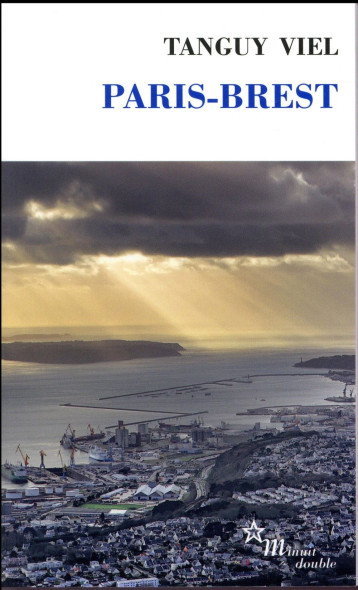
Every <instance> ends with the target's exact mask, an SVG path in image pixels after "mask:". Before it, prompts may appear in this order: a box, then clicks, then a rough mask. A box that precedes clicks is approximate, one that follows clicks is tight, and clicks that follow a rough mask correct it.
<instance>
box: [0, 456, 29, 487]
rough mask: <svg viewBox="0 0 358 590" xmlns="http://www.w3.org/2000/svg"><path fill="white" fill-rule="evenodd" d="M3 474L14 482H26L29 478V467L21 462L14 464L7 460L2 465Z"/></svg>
mask: <svg viewBox="0 0 358 590" xmlns="http://www.w3.org/2000/svg"><path fill="white" fill-rule="evenodd" d="M1 475H2V476H3V477H5V478H6V479H9V480H10V481H12V482H13V483H26V482H27V480H28V477H27V469H26V467H25V466H24V465H21V463H19V464H18V465H12V464H11V463H9V462H8V461H5V463H4V465H2V466H1Z"/></svg>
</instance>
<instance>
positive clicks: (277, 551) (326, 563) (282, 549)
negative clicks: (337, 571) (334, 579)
mask: <svg viewBox="0 0 358 590" xmlns="http://www.w3.org/2000/svg"><path fill="white" fill-rule="evenodd" d="M242 530H243V532H244V534H245V535H246V539H245V545H246V544H247V543H250V541H254V540H255V541H257V542H258V543H262V544H263V545H264V556H265V557H283V556H286V557H297V558H300V559H298V561H297V562H296V563H295V567H296V568H297V569H331V568H334V567H335V566H336V562H335V561H331V558H330V557H319V556H318V555H316V548H315V547H314V546H313V544H312V543H311V544H310V546H309V548H307V549H294V548H293V547H292V546H291V545H288V544H287V543H286V541H285V539H283V538H282V539H280V540H278V539H267V538H265V537H263V538H262V537H261V535H262V534H263V531H264V530H265V528H264V527H259V526H258V525H257V524H256V521H255V519H253V520H252V522H251V525H250V526H247V527H244V528H243V529H242Z"/></svg>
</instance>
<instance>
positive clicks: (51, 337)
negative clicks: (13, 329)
mask: <svg viewBox="0 0 358 590" xmlns="http://www.w3.org/2000/svg"><path fill="white" fill-rule="evenodd" d="M64 339H66V340H71V339H72V336H71V334H37V333H36V334H14V335H13V336H2V338H1V341H2V342H18V341H19V340H21V342H29V341H30V342H31V341H33V342H36V341H38V340H64Z"/></svg>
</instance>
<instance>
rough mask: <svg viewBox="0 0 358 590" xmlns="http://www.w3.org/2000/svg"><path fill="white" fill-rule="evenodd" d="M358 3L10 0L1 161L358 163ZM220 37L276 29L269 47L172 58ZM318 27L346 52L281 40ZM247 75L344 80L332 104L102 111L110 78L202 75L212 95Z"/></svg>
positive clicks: (142, 81) (130, 80) (194, 79)
mask: <svg viewBox="0 0 358 590" xmlns="http://www.w3.org/2000/svg"><path fill="white" fill-rule="evenodd" d="M354 11H355V6H354V4H353V3H348V4H308V3H307V4H295V3H286V4H282V5H281V4H268V5H267V4H164V5H162V4H149V5H145V4H134V5H132V4H131V5H130V4H44V5H42V4H26V5H25V4H3V160H5V161H6V160H24V161H26V160H32V161H34V160H39V161H43V160H44V161H49V160H53V161H57V160H66V161H70V160H81V161H91V160H93V161H95V160H97V161H98V160H102V161H106V160H165V161H167V160H170V161H172V160H194V161H196V160H254V161H255V160H353V159H354V157H355V155H354V143H355V127H354V118H355V103H354V76H355V65H354V53H355V38H354V29H355V14H354ZM223 36H225V37H231V38H233V37H268V40H267V41H266V43H265V45H264V49H265V55H264V56H262V57H259V56H256V55H255V53H256V51H253V53H252V55H250V56H245V57H239V56H236V55H235V54H234V53H233V54H231V55H229V56H226V57H224V56H223V57H221V56H217V55H213V56H211V57H210V56H209V55H202V56H168V55H167V53H168V45H167V44H166V45H164V43H163V39H164V37H180V38H181V39H182V40H184V39H185V38H186V37H190V38H191V39H194V38H196V37H214V38H219V37H223ZM309 36H312V37H332V38H333V40H332V48H333V49H336V48H338V49H339V55H338V56H331V57H330V56H297V55H294V54H292V55H290V56H287V55H286V53H285V52H284V50H283V47H282V44H281V42H280V41H279V37H309ZM253 48H254V47H252V49H253ZM250 82H252V83H263V84H266V85H270V84H273V83H291V84H293V85H294V86H295V85H296V84H299V83H309V84H316V83H338V85H339V92H338V94H337V93H336V92H335V91H333V92H332V97H333V98H332V104H333V105H334V108H332V109H320V108H319V106H318V105H317V106H316V105H315V104H314V105H313V106H312V107H311V108H309V109H298V110H297V109H267V110H263V109H245V108H243V107H241V108H239V109H227V110H225V109H219V108H218V106H217V105H210V104H209V105H205V107H204V108H202V109H198V110H196V109H179V110H177V109H170V110H165V109H135V108H131V109H123V108H115V109H111V110H105V109H103V108H102V106H103V104H104V89H103V86H102V84H103V83H113V84H121V85H123V86H125V87H126V88H128V89H129V88H130V87H131V86H132V85H133V84H134V83H136V84H137V85H138V87H139V89H140V90H143V91H144V89H145V88H146V85H147V84H150V83H158V84H162V83H166V84H169V85H170V84H174V83H183V84H187V85H190V84H191V83H203V84H204V85H205V90H206V96H207V97H210V96H218V95H219V85H220V84H221V83H236V84H239V85H241V86H243V85H244V84H246V83H250ZM119 102H120V101H118V104H119ZM114 104H115V103H114ZM121 104H123V102H122V103H121Z"/></svg>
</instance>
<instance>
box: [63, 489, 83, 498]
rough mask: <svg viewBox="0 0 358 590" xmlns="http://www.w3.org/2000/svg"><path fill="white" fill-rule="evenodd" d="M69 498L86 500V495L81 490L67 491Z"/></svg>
mask: <svg viewBox="0 0 358 590" xmlns="http://www.w3.org/2000/svg"><path fill="white" fill-rule="evenodd" d="M66 497H67V498H84V495H83V494H82V493H81V492H80V491H79V490H67V492H66Z"/></svg>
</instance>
